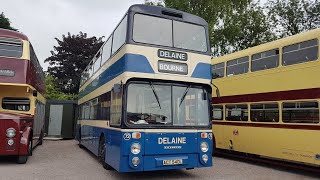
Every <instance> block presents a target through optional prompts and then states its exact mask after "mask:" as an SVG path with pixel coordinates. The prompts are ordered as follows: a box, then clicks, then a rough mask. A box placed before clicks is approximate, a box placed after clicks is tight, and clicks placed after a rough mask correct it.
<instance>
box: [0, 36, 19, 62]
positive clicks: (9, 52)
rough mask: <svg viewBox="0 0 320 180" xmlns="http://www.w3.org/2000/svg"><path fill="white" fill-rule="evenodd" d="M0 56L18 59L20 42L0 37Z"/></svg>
mask: <svg viewBox="0 0 320 180" xmlns="http://www.w3.org/2000/svg"><path fill="white" fill-rule="evenodd" d="M0 56H4V57H15V58H19V57H21V56H22V41H20V40H18V39H13V38H5V37H0Z"/></svg>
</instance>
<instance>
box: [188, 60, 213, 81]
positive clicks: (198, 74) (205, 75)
mask: <svg viewBox="0 0 320 180" xmlns="http://www.w3.org/2000/svg"><path fill="white" fill-rule="evenodd" d="M191 77H194V78H202V79H209V80H211V79H212V65H211V64H208V63H198V64H197V66H196V68H195V69H194V71H193V73H192V75H191Z"/></svg>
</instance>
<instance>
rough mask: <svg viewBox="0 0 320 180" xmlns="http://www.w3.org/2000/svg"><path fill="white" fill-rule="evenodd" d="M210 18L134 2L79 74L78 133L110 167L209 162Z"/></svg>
mask: <svg viewBox="0 0 320 180" xmlns="http://www.w3.org/2000/svg"><path fill="white" fill-rule="evenodd" d="M208 37H209V36H208V27H207V23H206V22H205V21H204V20H203V19H202V18H200V17H197V16H194V15H191V14H188V13H185V12H181V11H177V10H174V9H168V8H163V7H157V6H147V5H133V6H131V7H130V8H129V10H128V11H127V13H126V14H125V16H124V17H123V18H122V20H121V22H120V23H119V24H118V26H117V27H116V28H115V30H114V31H113V33H112V34H111V35H110V37H109V38H108V39H107V40H106V42H105V43H104V45H103V46H102V47H101V49H100V50H99V51H98V52H97V54H96V55H95V57H94V58H93V60H92V61H91V62H90V63H89V65H88V66H87V67H86V69H85V71H84V72H83V73H82V76H81V87H80V90H79V96H80V97H79V102H78V105H79V120H78V134H79V136H78V139H79V145H80V147H85V148H87V149H88V150H89V151H91V152H92V153H93V154H95V155H96V156H98V157H99V159H100V161H101V163H102V164H103V166H104V167H105V168H106V169H110V168H113V169H116V170H117V171H119V172H139V171H155V170H168V169H182V168H186V169H193V168H200V167H211V166H212V156H211V154H212V148H211V147H212V137H213V135H212V131H211V123H210V121H211V120H210V114H211V113H210V112H211V111H210V102H209V101H210V98H211V85H210V83H211V78H212V75H211V58H210V46H209V38H208Z"/></svg>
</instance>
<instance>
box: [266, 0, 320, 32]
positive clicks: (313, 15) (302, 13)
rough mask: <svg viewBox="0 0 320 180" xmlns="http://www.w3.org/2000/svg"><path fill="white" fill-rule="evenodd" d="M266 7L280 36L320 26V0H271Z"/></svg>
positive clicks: (275, 30)
mask: <svg viewBox="0 0 320 180" xmlns="http://www.w3.org/2000/svg"><path fill="white" fill-rule="evenodd" d="M266 9H267V10H268V17H269V21H270V22H271V24H272V26H273V31H274V32H276V33H277V35H278V36H279V37H285V36H290V35H294V34H298V33H300V32H302V31H306V30H310V29H314V28H318V27H320V3H319V1H318V0H309V1H306V0H271V1H269V2H268V3H267V4H266Z"/></svg>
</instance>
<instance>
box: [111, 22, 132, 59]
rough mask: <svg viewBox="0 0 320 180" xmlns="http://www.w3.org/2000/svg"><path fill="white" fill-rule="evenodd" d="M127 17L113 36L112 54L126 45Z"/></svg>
mask: <svg viewBox="0 0 320 180" xmlns="http://www.w3.org/2000/svg"><path fill="white" fill-rule="evenodd" d="M127 19H128V18H127V16H126V17H124V18H123V19H122V21H121V23H120V24H119V26H118V27H117V28H116V30H115V31H114V34H113V43H112V54H113V53H115V52H117V51H118V49H119V48H120V47H121V46H122V45H123V44H124V43H125V41H126V34H127Z"/></svg>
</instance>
